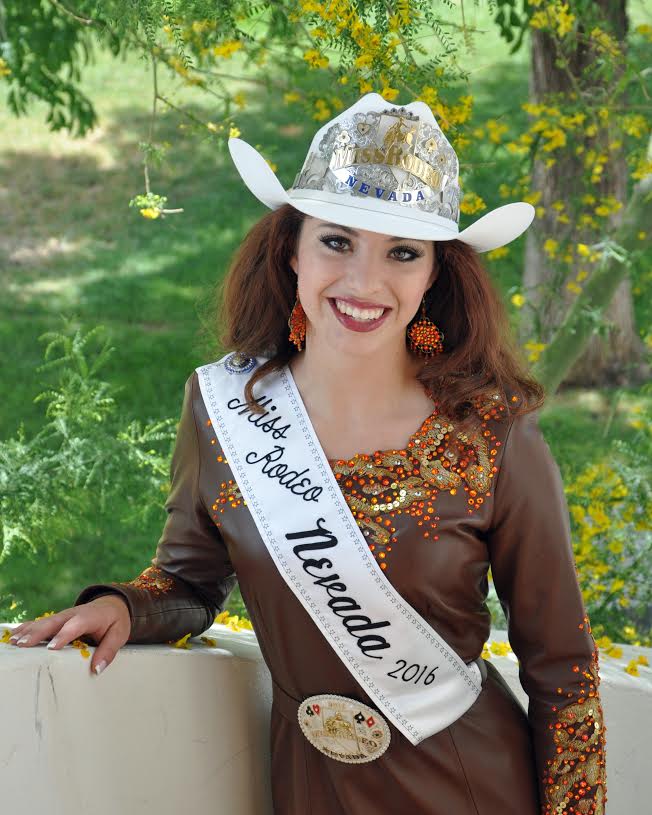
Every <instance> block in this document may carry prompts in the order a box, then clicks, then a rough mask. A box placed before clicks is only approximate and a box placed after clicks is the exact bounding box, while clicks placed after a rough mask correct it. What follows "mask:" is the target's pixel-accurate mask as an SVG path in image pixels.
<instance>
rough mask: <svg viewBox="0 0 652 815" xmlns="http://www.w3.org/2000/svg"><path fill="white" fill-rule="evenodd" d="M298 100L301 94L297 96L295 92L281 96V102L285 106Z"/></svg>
mask: <svg viewBox="0 0 652 815" xmlns="http://www.w3.org/2000/svg"><path fill="white" fill-rule="evenodd" d="M299 99H301V94H298V93H297V92H296V91H288V92H287V93H284V94H283V101H284V102H285V104H286V105H289V104H291V103H292V102H298V101H299Z"/></svg>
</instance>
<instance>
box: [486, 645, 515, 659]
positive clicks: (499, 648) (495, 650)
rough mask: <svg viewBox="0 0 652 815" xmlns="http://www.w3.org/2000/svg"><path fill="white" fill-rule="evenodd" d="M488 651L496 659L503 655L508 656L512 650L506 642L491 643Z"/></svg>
mask: <svg viewBox="0 0 652 815" xmlns="http://www.w3.org/2000/svg"><path fill="white" fill-rule="evenodd" d="M489 650H490V651H491V653H492V654H495V655H496V656H498V657H504V656H505V654H509V652H510V651H511V650H512V648H511V646H510V644H509V643H508V642H492V643H491V645H490V646H489Z"/></svg>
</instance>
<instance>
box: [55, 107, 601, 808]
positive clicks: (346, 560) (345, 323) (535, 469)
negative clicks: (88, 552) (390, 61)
mask: <svg viewBox="0 0 652 815" xmlns="http://www.w3.org/2000/svg"><path fill="white" fill-rule="evenodd" d="M230 147H231V150H232V155H233V157H234V160H235V162H236V166H237V167H238V170H239V171H240V173H241V175H242V177H243V179H244V180H245V183H246V184H247V186H249V188H250V189H251V190H252V192H254V194H255V195H257V196H258V197H259V198H260V200H261V201H263V202H264V203H265V204H266V205H267V206H268V207H270V208H271V209H272V212H270V213H268V214H267V215H266V216H265V217H263V218H262V219H261V220H260V221H259V222H258V223H256V224H255V225H254V226H253V228H252V229H251V230H250V232H249V234H248V235H246V237H245V238H244V240H243V243H242V245H241V246H240V248H239V249H238V251H237V254H236V256H235V258H234V260H233V263H232V265H231V268H230V269H229V271H228V274H227V276H226V280H225V284H224V286H223V287H221V286H220V287H219V288H217V289H216V293H217V294H218V296H220V297H221V298H222V300H221V303H220V309H219V311H218V312H217V319H218V324H219V328H220V329H223V331H222V335H221V340H222V346H221V347H222V348H227V349H228V353H227V354H226V355H225V356H223V357H222V358H221V359H218V360H216V361H213V362H211V363H209V364H206V365H203V366H201V367H199V368H197V370H196V371H194V372H193V373H192V374H191V375H190V377H189V378H188V381H187V383H186V392H185V398H184V402H183V406H182V411H181V421H180V423H179V432H178V438H177V443H176V447H175V451H174V456H173V460H172V469H171V479H172V488H171V491H170V495H169V496H168V499H167V502H166V509H167V511H168V513H169V517H168V519H167V521H166V524H165V528H164V530H163V535H162V536H161V539H160V541H159V544H158V547H157V550H156V556H155V557H154V558H153V560H152V564H151V566H148V567H147V569H146V570H145V573H146V574H145V573H144V574H145V577H146V578H147V579H143V576H140V577H137V578H135V580H132V581H128V582H126V583H111V584H95V585H92V586H87V587H86V588H85V589H84V590H83V591H82V592H81V594H80V595H79V597H78V598H77V601H76V603H75V605H80V604H81V605H83V604H84V603H87V602H89V601H91V600H93V598H94V597H96V596H98V595H101V594H104V593H107V592H110V593H115V594H118V595H120V596H121V597H122V599H123V600H124V602H125V603H126V605H127V606H128V608H129V616H130V622H131V633H130V639H129V641H130V642H163V641H168V640H172V639H176V638H179V637H180V636H183V635H184V634H187V633H188V632H189V631H190V632H191V633H192V634H193V635H195V634H199V633H201V632H202V631H203V630H205V628H207V627H208V625H209V624H210V622H211V621H212V619H213V618H214V616H215V614H216V613H217V612H218V611H219V610H220V609H222V608H224V604H225V602H226V600H227V598H228V594H229V591H230V590H231V588H232V586H233V583H234V580H235V578H236V576H237V580H238V582H239V585H240V590H241V593H242V597H243V600H244V602H245V604H246V606H247V609H248V612H249V614H250V617H251V622H252V625H253V628H254V631H255V633H256V636H257V638H258V641H259V644H260V646H261V651H262V653H263V655H264V657H265V661H266V663H267V665H268V667H269V669H270V672H271V675H272V679H273V688H274V697H273V705H272V714H271V740H270V746H271V751H272V756H271V759H272V760H271V768H272V778H271V781H272V785H271V786H272V793H273V802H274V811H275V813H276V815H297V813H308V812H310V813H311V815H371V813H377V812H379V811H382V812H387V813H395V812H401V811H409V812H417V813H420V815H451V813H454V815H496V813H500V815H553V813H559V812H564V813H566V815H580V814H581V815H603V813H604V803H605V800H606V795H605V791H606V786H605V785H606V774H605V732H606V728H605V726H604V719H603V711H602V706H601V703H600V696H599V693H598V686H599V674H598V663H597V648H596V645H595V642H594V640H593V637H592V634H591V626H590V622H589V619H588V616H587V615H586V612H585V608H584V604H583V601H582V595H581V591H580V587H579V585H578V581H577V572H576V569H575V563H574V559H573V549H572V543H571V540H570V525H569V517H568V507H567V504H566V499H565V495H564V485H563V483H562V480H561V476H560V472H559V468H558V467H557V464H556V462H555V461H554V459H553V457H552V455H551V452H550V449H549V447H548V445H547V443H546V441H545V439H544V437H543V434H542V432H541V430H540V428H539V426H538V413H537V408H538V407H540V406H541V405H542V403H543V398H544V393H543V389H542V388H541V386H540V384H539V383H538V382H536V381H535V380H534V379H533V378H532V377H531V376H530V375H529V374H528V372H527V370H526V368H525V365H524V363H523V362H522V360H521V359H520V356H519V353H518V351H517V350H516V349H515V347H514V341H513V339H512V338H511V337H510V335H509V332H508V322H507V318H506V313H505V310H504V307H503V305H502V302H501V299H500V297H499V295H498V293H497V291H496V290H495V288H494V286H493V285H492V283H491V281H490V279H489V276H488V274H487V272H486V270H485V269H484V267H483V266H482V263H481V262H480V259H479V253H480V252H483V251H487V250H488V249H491V248H495V247H497V246H500V245H503V244H505V243H508V242H509V241H511V240H514V238H516V237H518V235H520V234H521V233H522V232H523V231H524V229H525V228H527V226H528V225H529V223H530V221H531V219H532V215H533V208H532V207H531V206H530V205H529V204H525V203H524V202H515V203H513V204H508V205H506V206H504V207H499V208H498V209H497V210H493V211H492V212H489V213H488V214H487V215H485V216H484V217H483V218H480V219H479V220H478V221H476V222H475V223H473V224H471V226H469V227H467V228H466V229H465V230H463V231H461V232H460V231H459V229H458V224H457V221H458V217H459V206H458V205H459V186H458V181H457V157H456V155H455V152H454V151H453V149H452V147H451V145H450V144H449V142H448V140H447V139H446V137H445V136H444V135H443V133H442V131H441V129H440V128H439V126H438V124H437V122H436V120H435V118H434V116H433V114H432V111H431V110H430V109H429V108H428V107H427V106H426V105H425V104H424V103H422V102H415V103H411V104H410V105H407V106H406V107H404V108H391V107H389V106H388V104H387V102H386V101H385V100H384V99H382V97H380V96H378V95H377V94H368V95H367V96H364V97H362V99H360V100H359V101H358V102H357V103H356V104H355V105H353V106H352V107H351V108H349V109H347V110H345V111H343V112H342V113H341V114H340V115H339V116H337V117H336V119H335V120H333V121H332V122H329V123H327V124H326V125H324V127H323V128H321V129H320V130H319V131H318V132H317V134H316V135H315V137H314V138H313V142H312V144H311V145H310V149H309V151H308V155H307V157H306V161H305V162H304V166H303V168H302V170H301V171H300V172H299V173H298V175H297V177H296V179H295V183H294V186H293V187H291V188H290V189H289V190H288V191H286V190H284V189H283V187H282V186H281V184H280V182H278V180H277V179H276V176H274V174H273V173H272V171H271V170H270V168H269V165H267V163H266V162H265V161H264V160H263V158H262V157H261V156H260V155H259V154H258V153H257V151H255V150H254V149H253V148H252V147H250V146H249V145H247V144H246V143H245V142H241V141H239V140H238V139H232V140H231V142H230ZM490 567H491V575H492V578H493V581H494V584H495V587H496V592H497V594H498V597H499V598H500V601H501V603H502V605H503V608H504V610H505V612H506V617H507V620H508V624H509V630H508V633H509V639H510V644H511V646H512V649H513V651H514V653H515V654H516V656H517V658H518V660H519V662H520V678H521V683H522V685H523V688H524V689H525V691H526V692H527V694H528V696H529V700H530V703H529V708H528V711H527V713H526V712H525V711H524V710H523V708H522V707H521V706H520V704H519V702H518V701H517V699H516V697H515V696H514V694H513V693H512V692H511V691H510V689H509V686H508V685H507V683H506V682H505V681H504V679H503V678H502V676H501V675H500V673H499V672H498V671H497V669H496V668H495V667H494V666H493V665H492V664H491V663H490V662H485V660H484V659H482V656H481V655H482V651H483V646H484V644H485V643H486V641H487V639H488V637H489V633H490V623H491V614H490V611H489V608H488V606H487V596H488V584H489V568H490ZM104 602H105V603H106V602H107V601H106V600H105V601H104ZM98 608H100V610H101V611H102V614H101V618H102V620H106V619H107V616H106V613H105V612H104V610H103V609H101V607H97V606H95V609H98ZM71 613H73V612H71ZM95 613H96V616H97V617H98V619H99V616H100V612H99V611H96V612H95ZM360 632H363V634H362V635H360ZM362 646H365V647H362ZM104 647H105V646H104V645H103V644H101V645H100V648H104ZM106 647H107V648H108V646H106ZM344 763H347V764H348V765H349V766H348V767H344V766H343V764H344Z"/></svg>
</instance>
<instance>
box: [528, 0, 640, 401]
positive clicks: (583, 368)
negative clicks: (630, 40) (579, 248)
mask: <svg viewBox="0 0 652 815" xmlns="http://www.w3.org/2000/svg"><path fill="white" fill-rule="evenodd" d="M595 6H596V7H599V8H600V9H601V12H602V15H603V19H604V20H605V21H606V23H607V24H610V25H611V30H610V33H611V34H612V36H614V37H615V39H616V40H617V41H618V42H619V45H620V47H624V43H625V36H626V33H627V25H628V21H627V12H626V0H595ZM604 27H605V28H608V25H605V26H604ZM594 58H595V57H594V54H593V53H592V49H590V48H587V47H586V46H584V45H583V44H581V43H580V42H579V40H578V46H577V49H576V50H575V52H574V53H573V54H572V55H571V56H570V58H569V63H570V72H571V73H572V74H573V76H575V77H578V79H579V77H580V75H581V74H582V72H583V71H584V69H585V68H586V66H587V65H590V64H592V62H593V61H594ZM555 59H556V51H555V43H554V41H553V39H552V38H551V37H550V35H549V34H548V32H546V31H541V30H538V29H533V30H532V55H531V72H530V98H531V99H532V101H533V102H534V103H540V102H542V101H543V100H544V98H545V97H546V95H547V94H550V93H564V94H565V93H567V92H568V91H569V90H570V85H571V80H570V78H569V77H568V74H567V72H566V71H565V70H564V69H563V68H561V67H558V66H556V65H555ZM583 82H584V87H585V88H586V80H583ZM594 93H595V95H597V96H600V95H604V88H603V87H601V86H600V85H599V84H596V86H595V88H594ZM605 107H609V99H608V98H605ZM600 138H601V140H602V141H601V142H600V143H598V144H595V142H594V143H593V144H592V145H591V146H593V147H594V148H595V149H597V150H601V148H602V147H603V146H604V147H606V142H607V141H608V140H611V139H613V138H614V135H613V134H612V133H605V134H604V135H601V137H600ZM584 144H585V147H586V149H589V141H588V140H587V141H586V142H585V143H584ZM554 155H555V156H556V158H557V162H556V163H555V164H554V165H553V166H552V167H549V168H547V167H546V166H545V162H544V159H543V158H541V157H539V156H538V155H537V157H536V158H535V161H534V166H533V170H532V190H533V191H540V192H541V198H540V200H539V204H540V205H541V206H543V207H544V208H545V210H546V212H545V214H544V216H543V217H542V218H537V219H535V221H534V223H533V224H532V227H531V228H530V229H529V230H528V231H527V233H526V246H525V272H524V279H523V288H524V294H525V296H526V298H527V299H528V301H529V302H531V303H532V304H533V306H534V310H533V311H531V312H528V313H526V314H524V320H523V322H522V325H521V331H522V339H523V340H524V341H525V340H527V339H532V338H536V339H537V340H538V341H539V342H544V343H549V342H550V340H551V338H552V336H553V335H554V334H555V332H556V330H557V329H558V328H559V327H560V325H561V324H562V323H563V321H564V319H565V317H566V316H567V314H568V313H569V310H570V308H571V306H572V304H573V302H574V301H575V300H576V299H577V297H578V295H577V294H574V293H573V292H571V291H569V290H568V289H567V288H566V282H567V279H568V278H567V275H568V271H567V268H568V267H567V266H565V265H564V264H563V263H561V262H557V261H555V260H551V259H550V258H549V257H548V256H547V255H546V253H545V252H544V251H543V242H544V240H545V239H546V238H549V237H554V238H555V239H557V240H559V241H560V242H561V241H562V240H565V239H566V238H571V240H572V242H573V243H591V242H593V240H595V237H594V236H593V237H592V236H591V235H590V234H589V232H587V231H586V229H585V228H582V227H579V226H577V225H576V224H575V223H573V218H572V215H571V222H570V223H568V224H558V223H557V222H556V218H555V217H554V210H552V209H551V208H550V205H551V204H552V202H553V201H564V202H565V203H566V204H567V205H568V202H569V201H570V200H571V199H572V198H573V195H574V193H575V191H576V189H577V188H578V179H580V178H581V175H582V169H583V163H582V155H579V156H578V155H576V154H575V151H574V150H567V151H565V152H560V151H556V152H555V154H554ZM627 178H628V168H627V164H626V162H625V159H624V157H623V155H622V154H621V153H617V152H611V153H610V160H609V162H608V163H607V164H606V165H605V171H604V172H603V174H602V177H601V180H600V182H599V183H597V184H596V185H595V187H594V188H593V189H592V190H591V192H592V194H593V195H594V196H595V198H596V199H600V198H602V197H604V196H606V195H613V196H614V198H616V199H617V200H618V201H620V202H621V203H622V204H623V205H625V204H626V203H627ZM623 213H624V207H623V209H621V210H620V211H618V212H615V213H612V214H611V215H609V216H608V217H607V218H605V219H604V221H605V233H608V234H611V233H613V232H614V231H615V230H616V229H617V228H618V227H619V226H620V225H621V224H622V219H623ZM580 268H581V266H579V267H578V266H575V267H574V268H573V269H572V275H573V277H574V276H575V275H576V274H577V272H578V271H579V270H580ZM587 271H589V274H590V275H591V274H593V273H594V272H592V271H591V270H590V268H589V267H587ZM586 284H587V279H585V280H584V282H583V284H582V285H583V286H586ZM579 296H580V297H581V295H579ZM589 306H590V304H589ZM602 315H603V320H604V322H606V323H607V324H611V325H610V327H609V329H608V330H607V331H606V332H604V333H603V334H597V333H591V334H590V335H589V336H588V338H585V347H584V348H583V349H582V353H581V354H580V355H579V356H577V358H576V359H574V361H573V362H572V363H570V365H569V366H568V369H567V370H566V375H565V378H564V382H565V384H567V385H568V384H572V385H579V386H596V385H622V384H634V383H638V382H640V381H641V380H642V378H644V377H646V376H647V375H648V372H647V366H646V365H645V363H644V358H645V347H644V345H643V342H642V341H641V339H640V337H639V336H638V333H637V331H636V325H635V320H634V310H633V304H632V294H631V283H630V280H629V278H628V277H626V276H625V277H624V278H623V279H622V280H621V282H620V284H619V285H618V287H617V288H616V290H615V292H614V293H613V297H612V299H611V302H610V304H609V305H608V307H607V308H606V309H605V310H604V311H603V312H602ZM544 353H545V352H544ZM569 362H570V361H569ZM556 363H557V364H561V365H562V366H563V367H566V366H564V365H563V360H561V359H557V360H556ZM553 378H554V377H553Z"/></svg>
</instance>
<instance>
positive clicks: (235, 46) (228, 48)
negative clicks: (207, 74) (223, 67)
mask: <svg viewBox="0 0 652 815" xmlns="http://www.w3.org/2000/svg"><path fill="white" fill-rule="evenodd" d="M242 48H243V45H242V42H241V41H240V40H227V41H226V42H223V43H220V44H219V45H214V46H213V54H214V55H215V56H216V57H224V58H225V59H230V58H231V57H232V56H233V54H235V52H236V51H240V50H241V49H242Z"/></svg>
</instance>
